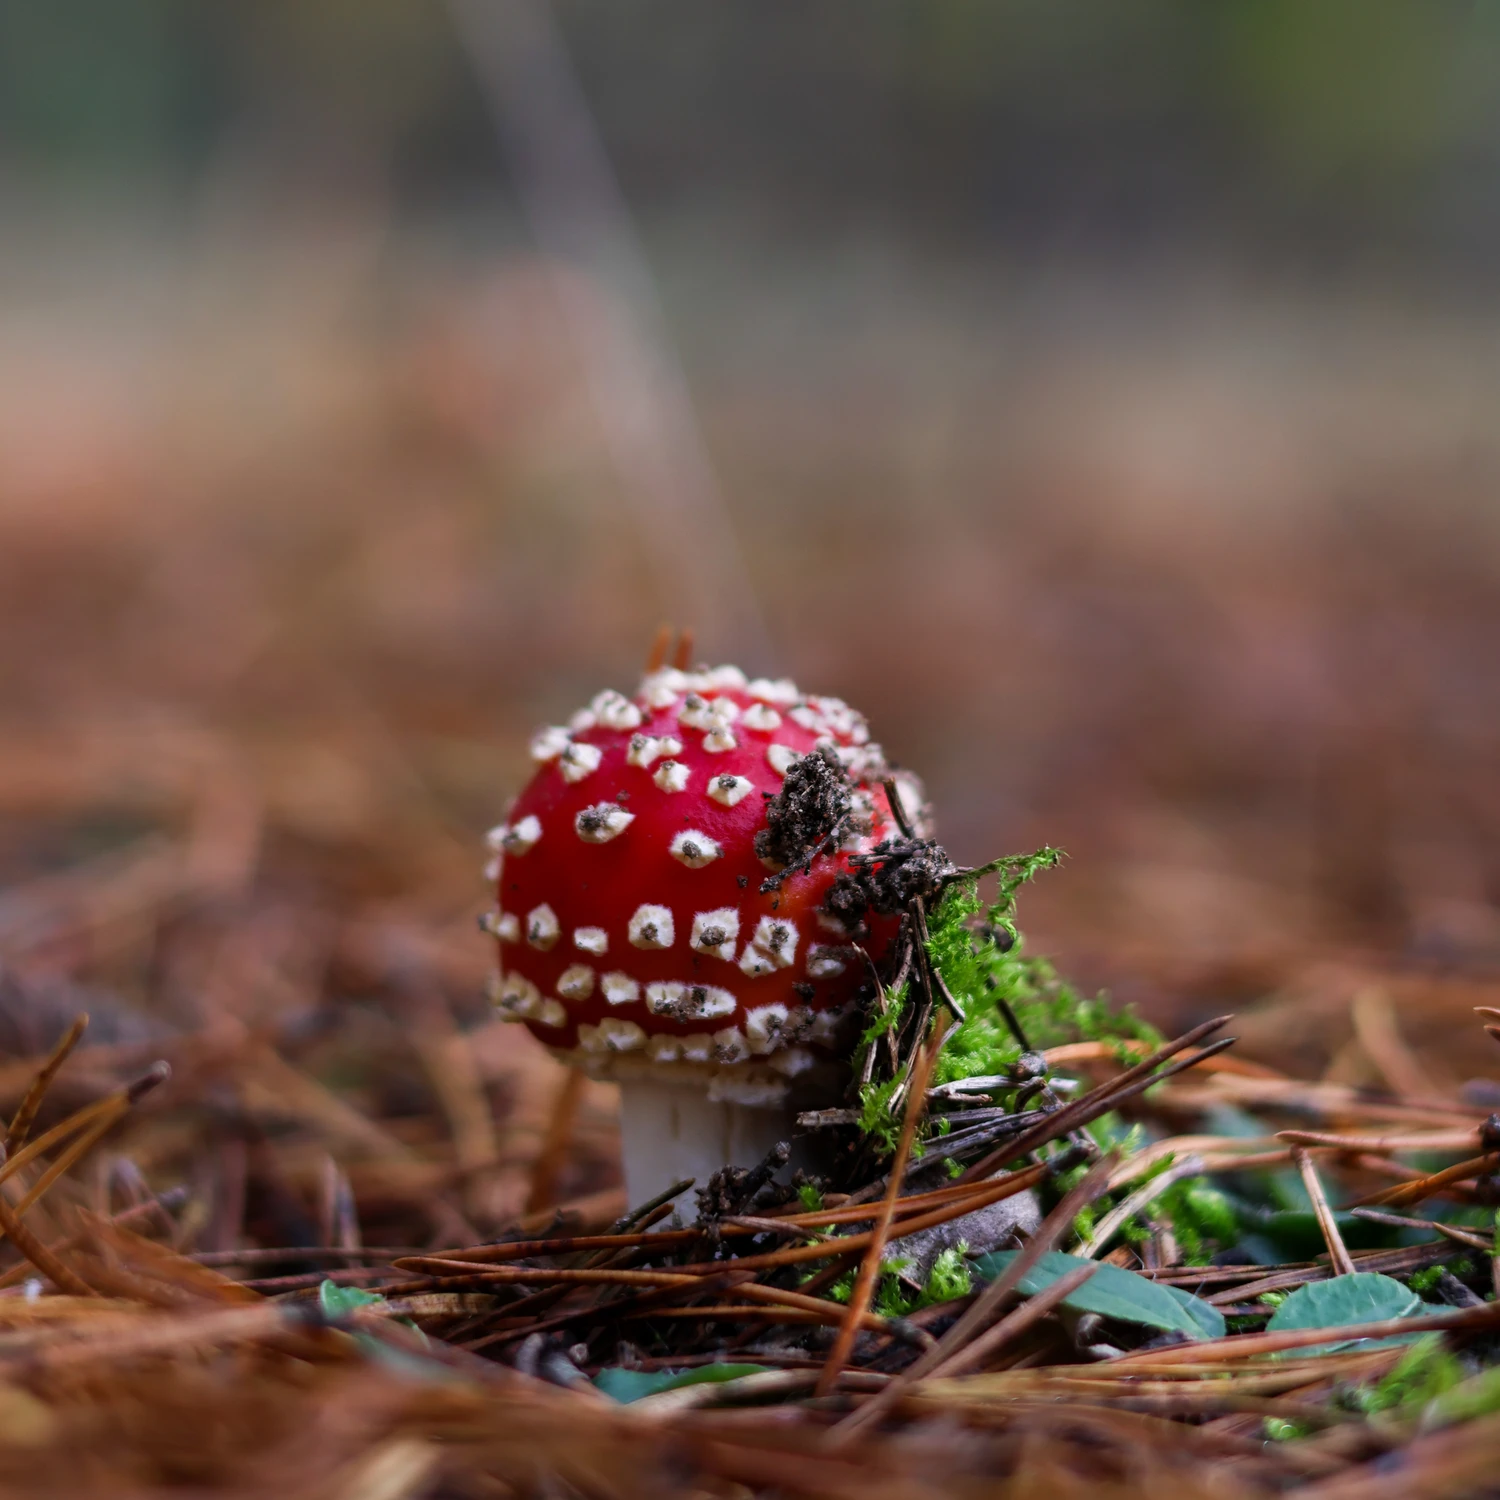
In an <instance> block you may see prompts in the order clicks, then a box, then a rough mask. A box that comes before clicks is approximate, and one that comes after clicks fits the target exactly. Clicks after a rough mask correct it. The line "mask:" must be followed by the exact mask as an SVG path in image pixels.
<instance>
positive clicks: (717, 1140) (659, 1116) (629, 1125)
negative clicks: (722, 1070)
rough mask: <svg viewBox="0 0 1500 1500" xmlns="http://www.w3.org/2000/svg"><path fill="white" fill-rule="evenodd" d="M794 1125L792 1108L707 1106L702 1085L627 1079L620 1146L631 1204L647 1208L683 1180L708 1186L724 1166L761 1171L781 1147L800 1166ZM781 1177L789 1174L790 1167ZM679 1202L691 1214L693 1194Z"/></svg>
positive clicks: (622, 1097) (622, 1092)
mask: <svg viewBox="0 0 1500 1500" xmlns="http://www.w3.org/2000/svg"><path fill="white" fill-rule="evenodd" d="M795 1126H796V1120H795V1116H794V1113H793V1110H792V1109H791V1108H790V1107H789V1106H787V1105H775V1106H773V1107H771V1108H764V1107H757V1106H754V1105H748V1104H731V1103H727V1102H723V1101H718V1100H710V1099H709V1098H708V1097H707V1096H706V1095H705V1093H704V1089H703V1085H702V1083H701V1082H697V1083H694V1082H690V1081H687V1080H684V1081H683V1082H682V1083H676V1082H671V1081H667V1080H662V1079H655V1078H652V1079H645V1078H630V1079H623V1080H622V1081H621V1083H620V1142H621V1150H622V1154H623V1156H624V1165H625V1192H626V1196H627V1199H628V1201H629V1202H630V1203H632V1204H635V1203H644V1202H646V1200H647V1199H649V1198H653V1197H655V1196H656V1195H657V1194H658V1193H660V1192H662V1191H663V1189H665V1188H669V1187H671V1185H672V1184H673V1183H674V1182H681V1181H682V1180H683V1179H684V1178H686V1177H691V1178H693V1179H694V1181H695V1185H696V1186H697V1187H700V1188H701V1187H706V1186H707V1184H708V1179H709V1178H710V1177H712V1176H713V1174H714V1173H715V1172H717V1171H718V1170H719V1169H720V1168H721V1167H726V1166H733V1167H753V1166H756V1165H758V1164H759V1163H760V1162H761V1161H763V1160H764V1159H765V1155H766V1152H768V1151H769V1150H770V1149H771V1148H772V1147H773V1146H774V1145H776V1144H777V1142H778V1141H788V1142H792V1143H793V1152H794V1161H795V1157H796V1143H795V1142H793V1132H794V1129H795ZM784 1171H785V1172H786V1173H790V1171H791V1164H788V1166H787V1167H786V1168H785V1169H784ZM777 1175H778V1176H780V1175H782V1174H781V1173H778V1174H777ZM676 1201H677V1206H678V1207H679V1208H681V1209H683V1210H684V1211H686V1210H688V1209H690V1208H691V1206H692V1192H691V1190H689V1191H687V1192H684V1193H682V1194H680V1195H679V1197H678V1199H677V1200H676Z"/></svg>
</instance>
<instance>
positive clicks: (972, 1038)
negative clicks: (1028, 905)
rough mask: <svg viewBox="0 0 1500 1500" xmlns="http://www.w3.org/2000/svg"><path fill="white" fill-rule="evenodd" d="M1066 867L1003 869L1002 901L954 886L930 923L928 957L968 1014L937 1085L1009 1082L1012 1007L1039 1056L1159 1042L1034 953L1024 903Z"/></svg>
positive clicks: (1042, 855)
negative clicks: (1019, 896)
mask: <svg viewBox="0 0 1500 1500" xmlns="http://www.w3.org/2000/svg"><path fill="white" fill-rule="evenodd" d="M1061 858H1062V855H1061V851H1059V850H1057V849H1039V850H1038V851H1037V852H1036V853H1034V854H1026V855H1014V856H1011V857H1009V858H1007V859H1004V860H1000V861H997V863H996V865H995V866H993V867H990V868H993V869H994V870H995V871H996V873H998V876H999V885H998V889H997V891H996V896H995V900H994V901H992V902H989V903H986V902H984V901H983V900H982V899H981V898H980V894H979V883H980V876H981V874H985V873H989V870H988V869H987V870H985V871H976V872H975V873H974V874H972V875H969V876H966V877H964V878H963V879H961V880H958V881H955V882H954V883H953V884H952V885H950V886H949V887H948V889H947V891H946V892H945V893H944V895H943V899H942V901H941V902H940V903H939V905H938V907H937V910H936V911H935V912H934V913H933V914H932V916H931V918H930V919H929V923H928V931H929V936H930V939H931V940H930V941H929V943H928V945H927V951H928V953H929V955H930V956H931V958H932V961H933V964H934V965H935V966H936V968H937V970H938V972H939V973H940V974H941V975H942V976H943V980H944V982H945V983H946V984H947V986H948V988H949V989H950V990H952V991H953V993H954V995H955V996H956V997H957V998H958V1000H959V1003H960V1004H962V1005H963V1007H964V1009H965V1011H966V1012H967V1015H968V1019H967V1020H966V1021H964V1022H963V1023H962V1024H961V1025H959V1026H958V1027H957V1028H956V1029H955V1030H954V1031H953V1032H952V1033H951V1034H950V1036H949V1038H948V1040H947V1041H946V1043H945V1044H944V1046H943V1051H942V1055H941V1056H940V1057H939V1058H938V1060H937V1067H936V1070H935V1073H934V1079H933V1081H934V1082H935V1083H952V1082H955V1081H956V1080H958V1079H962V1078H976V1077H981V1076H987V1075H994V1074H997V1073H1004V1072H1007V1071H1008V1070H1009V1069H1010V1068H1011V1067H1012V1066H1013V1065H1014V1063H1015V1062H1016V1060H1017V1059H1018V1058H1019V1057H1020V1055H1021V1045H1020V1043H1019V1042H1018V1041H1017V1040H1016V1039H1015V1037H1014V1036H1013V1035H1012V1034H1011V1030H1010V1026H1009V1024H1008V1023H1007V1021H1006V1019H1005V1014H1004V1012H1003V1010H1002V1009H1001V1004H1000V1002H1001V1001H1004V1002H1005V1003H1006V1004H1008V1005H1009V1006H1010V1007H1011V1010H1012V1011H1013V1012H1014V1013H1015V1016H1016V1019H1017V1020H1018V1021H1019V1022H1020V1023H1021V1027H1022V1029H1023V1030H1024V1031H1025V1033H1026V1036H1027V1039H1028V1040H1029V1041H1030V1042H1031V1044H1032V1046H1033V1047H1037V1048H1046V1047H1056V1046H1060V1045H1062V1044H1063V1043H1065V1042H1079V1041H1128V1040H1142V1041H1147V1042H1151V1043H1158V1042H1160V1040H1161V1037H1160V1034H1159V1033H1158V1032H1157V1031H1156V1030H1155V1029H1154V1028H1153V1027H1151V1026H1149V1025H1147V1024H1146V1022H1144V1021H1142V1020H1140V1019H1139V1018H1138V1017H1136V1016H1135V1015H1133V1014H1132V1013H1131V1012H1130V1011H1128V1010H1118V1009H1115V1008H1114V1007H1113V1006H1111V1005H1110V1004H1109V1002H1108V1001H1107V1000H1106V999H1105V998H1104V997H1103V996H1102V995H1095V996H1085V995H1082V994H1080V993H1079V992H1078V991H1077V990H1075V989H1074V988H1073V987H1072V986H1071V985H1070V984H1068V983H1066V982H1065V981H1064V980H1062V979H1060V978H1059V977H1058V975H1057V971H1056V970H1055V969H1054V968H1053V967H1052V965H1051V964H1050V963H1049V962H1048V961H1047V960H1046V959H1045V958H1034V957H1032V956H1031V955H1030V954H1028V953H1027V952H1026V943H1025V939H1024V938H1023V937H1022V936H1021V934H1020V932H1019V931H1018V930H1017V928H1016V925H1015V903H1016V893H1017V891H1018V890H1019V889H1020V887H1021V886H1022V885H1024V884H1025V883H1026V882H1027V881H1028V880H1030V879H1031V878H1032V877H1033V876H1034V875H1036V874H1038V873H1039V872H1040V871H1042V870H1050V869H1052V868H1053V867H1054V866H1055V865H1056V864H1057V863H1058V861H1059V860H1060V859H1061Z"/></svg>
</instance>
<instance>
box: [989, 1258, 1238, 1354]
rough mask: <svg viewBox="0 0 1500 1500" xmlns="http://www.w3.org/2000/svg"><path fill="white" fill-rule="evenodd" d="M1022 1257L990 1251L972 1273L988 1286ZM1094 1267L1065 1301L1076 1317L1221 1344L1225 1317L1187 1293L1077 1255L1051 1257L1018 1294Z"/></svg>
mask: <svg viewBox="0 0 1500 1500" xmlns="http://www.w3.org/2000/svg"><path fill="white" fill-rule="evenodd" d="M1018 1254H1020V1252H1019V1251H1017V1250H994V1251H991V1252H990V1254H988V1255H981V1256H980V1257H979V1259H978V1260H976V1261H975V1262H974V1270H975V1271H976V1272H977V1273H978V1274H979V1275H980V1276H982V1277H984V1278H985V1280H987V1281H993V1280H994V1279H995V1277H997V1276H998V1275H1000V1273H1001V1272H1002V1271H1004V1270H1005V1268H1006V1267H1007V1266H1008V1265H1009V1264H1010V1263H1011V1261H1013V1260H1014V1259H1015V1258H1016V1256H1017V1255H1018ZM1090 1265H1097V1266H1098V1270H1096V1271H1095V1272H1094V1274H1093V1275H1092V1276H1091V1277H1089V1279H1088V1280H1087V1281H1085V1282H1084V1284H1083V1285H1082V1286H1081V1287H1079V1288H1078V1289H1077V1290H1076V1291H1074V1292H1070V1293H1069V1294H1068V1295H1067V1296H1066V1297H1065V1298H1063V1305H1064V1306H1066V1307H1071V1308H1072V1309H1073V1310H1074V1311H1075V1312H1091V1313H1098V1314H1099V1315H1100V1317H1104V1318H1118V1319H1119V1320H1120V1321H1121V1322H1122V1323H1138V1324H1140V1325H1142V1326H1143V1327H1146V1328H1160V1329H1161V1330H1162V1331H1163V1332H1166V1333H1185V1334H1186V1335H1187V1336H1188V1337H1189V1338H1190V1339H1202V1338H1221V1337H1222V1336H1223V1335H1224V1332H1225V1325H1224V1316H1223V1314H1222V1313H1220V1311H1219V1310H1218V1308H1216V1307H1212V1306H1210V1305H1209V1304H1208V1303H1207V1302H1204V1301H1203V1300H1202V1299H1201V1298H1198V1297H1194V1296H1193V1295H1192V1294H1191V1293H1190V1292H1184V1291H1180V1290H1179V1289H1178V1288H1176V1287H1168V1286H1158V1285H1157V1284H1156V1283H1155V1282H1154V1281H1147V1280H1146V1278H1145V1277H1144V1276H1137V1275H1136V1274H1135V1272H1134V1271H1127V1270H1125V1269H1123V1268H1122V1267H1120V1266H1112V1265H1109V1264H1107V1263H1104V1264H1101V1263H1100V1262H1097V1261H1090V1260H1085V1259H1084V1258H1083V1257H1082V1256H1080V1255H1065V1254H1063V1252H1062V1251H1060V1250H1052V1251H1049V1252H1048V1253H1047V1254H1046V1255H1044V1256H1042V1258H1041V1259H1040V1260H1039V1261H1038V1262H1037V1263H1036V1265H1035V1266H1033V1267H1032V1268H1031V1270H1030V1271H1028V1272H1027V1273H1026V1275H1024V1276H1023V1277H1022V1278H1021V1285H1020V1290H1021V1292H1022V1293H1023V1294H1024V1295H1026V1296H1028V1297H1034V1296H1036V1294H1037V1293H1038V1292H1040V1291H1042V1290H1043V1289H1044V1288H1046V1287H1049V1286H1051V1285H1052V1283H1053V1282H1054V1281H1056V1280H1057V1279H1058V1278H1059V1277H1060V1276H1066V1275H1067V1273H1068V1272H1069V1271H1074V1270H1077V1268H1078V1267H1079V1266H1090Z"/></svg>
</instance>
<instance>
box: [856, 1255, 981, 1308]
mask: <svg viewBox="0 0 1500 1500" xmlns="http://www.w3.org/2000/svg"><path fill="white" fill-rule="evenodd" d="M968 1254H969V1247H968V1246H967V1245H966V1244H964V1243H963V1242H962V1241H960V1242H959V1243H958V1244H957V1245H954V1246H953V1247H952V1248H951V1249H948V1250H944V1251H942V1252H941V1253H940V1254H939V1255H938V1257H937V1259H936V1260H934V1261H933V1263H932V1269H931V1270H930V1271H929V1272H928V1273H927V1280H926V1282H924V1283H923V1286H922V1289H921V1290H920V1291H913V1290H912V1288H911V1287H910V1286H909V1285H908V1284H907V1283H906V1282H905V1281H903V1280H902V1279H901V1272H902V1271H904V1270H905V1269H906V1268H907V1266H908V1265H910V1264H911V1262H910V1261H907V1260H903V1259H901V1258H899V1257H898V1258H896V1259H894V1260H889V1261H887V1262H886V1263H885V1266H884V1267H883V1268H882V1270H881V1273H880V1282H879V1284H878V1285H877V1286H876V1288H875V1295H874V1296H873V1297H872V1298H871V1299H870V1305H871V1307H872V1309H873V1310H874V1311H875V1312H877V1313H879V1314H880V1316H881V1317H882V1318H905V1317H909V1316H910V1315H911V1314H912V1313H914V1312H919V1311H920V1310H921V1309H922V1308H924V1307H933V1306H935V1305H936V1304H937V1303H939V1302H956V1301H957V1300H958V1299H959V1298H960V1297H967V1296H968V1295H969V1293H970V1292H971V1291H973V1290H974V1281H973V1276H972V1274H971V1273H970V1271H969V1263H968V1259H967V1256H968ZM857 1274H858V1271H857V1270H854V1271H849V1272H847V1273H846V1274H844V1275H843V1276H841V1277H839V1279H838V1280H837V1281H836V1282H834V1284H833V1285H832V1286H831V1287H829V1289H828V1292H827V1296H828V1297H830V1298H831V1299H832V1300H833V1301H835V1302H842V1303H845V1304H847V1303H848V1301H849V1298H850V1297H851V1296H852V1295H853V1294H854V1278H855V1276H856V1275H857Z"/></svg>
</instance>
